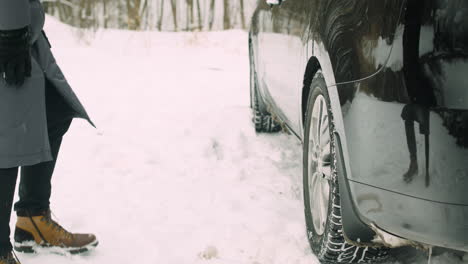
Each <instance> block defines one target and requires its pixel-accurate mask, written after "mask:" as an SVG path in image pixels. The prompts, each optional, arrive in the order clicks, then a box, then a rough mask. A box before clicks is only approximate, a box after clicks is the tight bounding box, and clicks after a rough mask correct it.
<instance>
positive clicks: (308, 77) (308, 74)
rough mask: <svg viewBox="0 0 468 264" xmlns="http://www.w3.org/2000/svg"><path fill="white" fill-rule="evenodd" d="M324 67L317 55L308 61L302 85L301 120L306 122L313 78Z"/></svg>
mask: <svg viewBox="0 0 468 264" xmlns="http://www.w3.org/2000/svg"><path fill="white" fill-rule="evenodd" d="M321 68H322V66H321V65H320V62H319V60H318V58H317V57H315V56H314V57H311V58H310V59H309V61H308V62H307V66H306V70H305V73H304V80H303V86H302V95H301V122H302V124H304V121H305V115H306V111H307V103H308V102H307V101H308V100H309V95H310V92H311V90H312V88H311V87H310V86H311V84H312V80H313V79H314V76H315V74H316V73H317V71H319V70H320V69H321Z"/></svg>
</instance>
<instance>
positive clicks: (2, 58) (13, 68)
mask: <svg viewBox="0 0 468 264" xmlns="http://www.w3.org/2000/svg"><path fill="white" fill-rule="evenodd" d="M29 40H30V34H29V28H28V27H25V28H22V29H17V30H0V78H3V79H4V80H5V81H6V83H7V84H8V85H15V86H21V85H23V83H24V80H25V79H26V77H31V51H30V50H31V45H30V43H29Z"/></svg>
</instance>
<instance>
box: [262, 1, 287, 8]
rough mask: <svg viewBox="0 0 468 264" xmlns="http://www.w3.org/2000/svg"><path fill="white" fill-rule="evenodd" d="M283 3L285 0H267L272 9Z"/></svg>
mask: <svg viewBox="0 0 468 264" xmlns="http://www.w3.org/2000/svg"><path fill="white" fill-rule="evenodd" d="M283 1H284V0H266V2H267V4H269V5H270V7H273V6H278V5H281V3H283Z"/></svg>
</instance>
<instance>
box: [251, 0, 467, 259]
mask: <svg viewBox="0 0 468 264" xmlns="http://www.w3.org/2000/svg"><path fill="white" fill-rule="evenodd" d="M411 1H412V0H410V1H409V2H407V1H405V0H382V1H375V0H359V1H357V0H348V1H339V0H284V1H276V2H275V1H272V2H271V4H268V3H267V2H266V1H265V0H259V1H258V6H257V9H256V11H255V13H254V16H253V19H252V24H251V30H250V35H249V43H250V49H251V53H250V54H251V67H252V69H251V70H252V71H254V72H255V74H256V88H255V89H256V92H257V93H258V97H259V98H260V104H261V107H262V109H267V110H268V112H269V113H271V115H273V116H274V117H275V118H276V119H277V120H280V121H281V123H282V124H283V125H284V126H285V127H287V128H288V129H289V130H290V131H291V132H293V134H295V135H296V136H297V137H298V138H299V139H300V140H303V138H304V132H303V131H304V118H305V112H306V108H307V98H308V95H309V93H310V84H311V81H312V79H313V78H314V75H315V73H316V72H317V71H318V70H320V71H321V72H322V74H323V77H324V79H325V82H326V84H327V89H328V94H329V97H330V105H331V112H332V113H333V117H334V130H335V131H334V133H335V135H336V136H337V138H338V147H337V155H338V156H339V157H340V159H341V160H342V164H341V165H340V166H342V171H341V173H340V175H338V176H339V177H340V181H339V183H340V184H339V188H340V190H341V191H342V192H343V193H344V194H343V195H342V197H341V200H342V211H343V228H344V232H345V236H346V238H347V240H348V241H349V242H351V243H356V244H366V245H378V244H383V245H385V246H387V247H397V246H401V245H404V244H413V245H418V246H422V247H426V246H440V247H446V248H451V249H456V250H461V251H466V252H468V2H467V1H464V0H447V1H446V0H434V1H422V2H420V3H424V4H420V8H410V7H409V5H410V4H411ZM413 2H414V1H413ZM414 17H419V18H420V20H418V19H414ZM416 20H417V21H420V22H415V21H416ZM418 23H419V24H418ZM366 232H367V233H366ZM389 236H390V237H392V238H398V239H396V240H395V239H393V240H392V239H388V237H389ZM396 241H398V242H396ZM402 241H404V242H402Z"/></svg>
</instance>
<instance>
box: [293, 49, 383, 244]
mask: <svg viewBox="0 0 468 264" xmlns="http://www.w3.org/2000/svg"><path fill="white" fill-rule="evenodd" d="M322 59H323V58H322ZM324 63H325V64H321V61H320V59H319V58H318V57H315V56H313V57H311V58H310V59H309V61H308V63H307V66H306V70H305V73H304V80H303V89H302V98H301V111H302V113H301V118H302V124H304V122H305V118H306V117H305V115H306V111H307V104H308V99H309V95H310V93H311V92H312V87H311V84H312V80H313V78H314V76H315V74H316V73H317V72H318V71H319V70H322V71H324V72H323V75H324V79H325V82H326V85H327V93H328V95H329V99H330V103H331V104H332V107H331V108H332V114H333V116H334V117H339V118H334V119H335V120H334V123H335V125H338V126H340V123H341V129H340V128H338V129H336V130H335V132H334V134H335V137H336V158H337V164H336V166H337V168H336V169H337V177H338V188H339V190H340V193H341V195H340V200H341V201H340V203H341V206H342V207H341V209H342V221H343V222H342V223H343V232H344V235H345V238H346V240H348V242H350V243H352V244H355V245H357V246H364V245H365V246H377V245H378V244H375V243H373V240H374V238H375V237H376V233H375V232H374V231H373V230H372V228H371V227H369V226H368V225H367V224H365V223H364V222H363V221H362V220H361V217H360V215H359V213H358V211H357V209H356V207H355V205H354V202H353V199H352V196H351V195H352V194H351V190H350V187H349V183H348V177H347V173H348V171H347V169H346V165H345V164H346V160H345V159H346V157H347V155H345V154H344V153H345V151H346V148H344V146H343V145H342V144H343V139H342V138H343V137H344V134H343V133H344V127H342V122H343V121H342V118H341V105H340V100H339V98H338V96H337V90H336V88H337V87H336V84H335V79H334V73H333V70H332V68H331V67H327V65H328V66H331V64H327V61H325V62H324ZM322 65H324V68H325V69H324V68H323V67H322ZM330 83H332V85H329V84H330ZM337 123H338V124H337Z"/></svg>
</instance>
